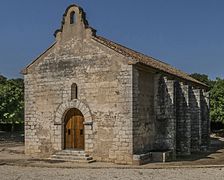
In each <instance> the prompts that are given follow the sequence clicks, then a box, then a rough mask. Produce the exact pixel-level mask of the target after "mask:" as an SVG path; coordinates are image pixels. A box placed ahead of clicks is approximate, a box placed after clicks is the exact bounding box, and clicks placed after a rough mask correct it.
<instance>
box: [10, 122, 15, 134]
mask: <svg viewBox="0 0 224 180" xmlns="http://www.w3.org/2000/svg"><path fill="white" fill-rule="evenodd" d="M14 132H15V123H14V122H12V126H11V133H14Z"/></svg>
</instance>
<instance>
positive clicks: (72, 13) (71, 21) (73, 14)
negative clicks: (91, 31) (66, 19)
mask: <svg viewBox="0 0 224 180" xmlns="http://www.w3.org/2000/svg"><path fill="white" fill-rule="evenodd" d="M75 23H76V15H75V12H74V11H72V12H71V14H70V24H75Z"/></svg>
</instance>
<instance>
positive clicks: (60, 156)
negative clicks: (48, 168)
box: [51, 154, 93, 160]
mask: <svg viewBox="0 0 224 180" xmlns="http://www.w3.org/2000/svg"><path fill="white" fill-rule="evenodd" d="M51 158H54V159H66V160H70V159H71V160H92V159H93V158H92V157H85V156H69V155H56V154H55V155H52V156H51Z"/></svg>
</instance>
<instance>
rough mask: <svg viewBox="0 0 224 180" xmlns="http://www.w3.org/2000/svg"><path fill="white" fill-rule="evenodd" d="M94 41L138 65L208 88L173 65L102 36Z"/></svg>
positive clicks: (96, 37) (95, 37) (94, 37)
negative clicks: (131, 59) (134, 61)
mask: <svg viewBox="0 0 224 180" xmlns="http://www.w3.org/2000/svg"><path fill="white" fill-rule="evenodd" d="M93 39H94V40H95V41H97V42H99V43H101V44H103V45H105V46H107V47H109V48H110V49H113V50H114V51H116V52H118V53H120V54H122V55H124V56H126V57H130V58H133V59H135V60H136V61H137V62H138V63H142V64H144V65H147V66H149V67H151V68H153V69H156V70H158V71H160V72H163V73H166V74H169V75H171V76H175V77H179V78H180V79H182V80H185V81H190V82H192V83H193V84H197V85H200V86H203V87H204V88H208V86H207V85H206V84H204V83H202V82H200V81H198V80H196V79H194V78H192V77H191V76H190V75H188V74H187V73H185V72H183V71H181V70H179V69H176V68H174V67H172V66H171V65H169V64H167V63H164V62H162V61H160V60H157V59H155V58H153V57H150V56H147V55H144V54H142V53H140V52H137V51H135V50H132V49H130V48H127V47H125V46H123V45H120V44H118V43H115V42H113V41H111V40H108V39H106V38H104V37H101V36H97V35H95V36H93Z"/></svg>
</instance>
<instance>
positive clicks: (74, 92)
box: [71, 83, 78, 100]
mask: <svg viewBox="0 0 224 180" xmlns="http://www.w3.org/2000/svg"><path fill="white" fill-rule="evenodd" d="M77 98H78V88H77V84H75V83H74V84H72V87H71V99H72V100H73V99H77Z"/></svg>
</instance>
